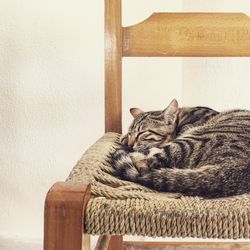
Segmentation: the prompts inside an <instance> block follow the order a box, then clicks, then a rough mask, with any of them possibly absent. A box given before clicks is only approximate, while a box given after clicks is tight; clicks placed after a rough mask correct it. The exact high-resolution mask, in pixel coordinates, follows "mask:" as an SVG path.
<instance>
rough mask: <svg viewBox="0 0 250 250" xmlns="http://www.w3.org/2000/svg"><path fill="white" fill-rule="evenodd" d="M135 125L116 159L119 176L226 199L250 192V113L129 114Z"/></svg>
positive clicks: (173, 109) (175, 110)
mask: <svg viewBox="0 0 250 250" xmlns="http://www.w3.org/2000/svg"><path fill="white" fill-rule="evenodd" d="M130 112H131V114H132V115H133V117H134V121H133V123H132V125H131V126H130V128H129V131H128V134H127V135H125V136H123V137H122V139H121V140H122V142H123V143H124V148H123V149H120V150H118V151H117V152H116V153H115V154H114V156H113V166H114V168H115V171H116V174H117V175H118V176H119V177H120V178H122V179H125V180H128V181H133V182H137V183H140V184H142V185H145V186H147V187H150V188H153V189H156V190H159V191H169V192H178V193H183V194H186V195H198V196H203V197H207V198H216V197H226V196H231V195H238V194H243V193H248V192H250V111H246V110H232V111H227V112H221V113H219V112H217V111H214V110H212V109H210V108H206V107H194V108H179V107H178V103H177V101H176V100H173V101H172V102H171V103H170V105H169V106H168V107H167V108H166V109H165V110H163V111H151V112H143V111H142V110H140V109H137V108H134V109H131V110H130Z"/></svg>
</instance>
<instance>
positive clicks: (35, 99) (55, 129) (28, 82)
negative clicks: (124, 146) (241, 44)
mask: <svg viewBox="0 0 250 250" xmlns="http://www.w3.org/2000/svg"><path fill="white" fill-rule="evenodd" d="M244 2H245V3H244ZM189 3H190V5H189ZM207 3H208V2H207ZM210 3H211V1H209V4H206V5H205V3H204V1H202V0H200V1H197V0H196V1H192V0H187V1H185V0H184V9H185V10H190V9H192V10H194V9H195V7H194V6H195V5H196V4H198V8H197V9H195V10H209V9H208V8H209V6H210ZM216 3H217V1H214V2H213V3H211V5H215V6H219V7H221V6H220V5H218V4H217V5H216ZM230 4H231V5H232V6H233V7H232V8H234V7H235V8H236V7H237V8H242V9H243V10H248V11H249V9H250V3H246V1H237V6H236V3H233V1H230ZM142 6H143V8H142ZM225 6H226V8H228V9H229V8H230V7H228V6H230V5H229V0H227V1H224V2H223V7H225ZM239 6H241V7H239ZM123 7H124V11H125V15H124V17H123V24H124V26H126V25H130V24H133V23H135V22H138V21H141V20H142V19H144V18H146V17H147V16H149V15H150V14H151V12H153V11H181V10H182V1H181V0H178V1H172V0H165V1H162V0H157V1H156V0H155V1H145V0H137V1H134V0H125V1H124V5H123ZM219 7H218V8H219ZM214 8H215V7H214ZM232 10H234V9H232ZM103 13H104V6H103V1H97V0H93V1H88V2H87V1H82V0H75V1H73V2H72V1H67V0H60V1H59V0H54V1H49V0H43V1H33V0H23V1H18V0H0V101H1V106H0V116H1V119H2V121H1V123H0V133H1V134H0V136H1V137H0V138H1V141H0V164H1V171H0V236H4V237H10V238H11V237H15V236H18V237H19V238H42V230H43V203H44V198H45V194H46V191H47V190H48V188H49V187H50V185H51V184H52V183H54V182H55V181H57V180H64V179H65V178H66V177H67V175H68V173H69V171H70V169H71V168H72V166H73V165H74V164H75V162H76V161H77V160H78V159H79V157H80V155H81V154H82V153H83V152H84V150H85V149H87V148H88V147H89V145H90V144H92V143H93V142H94V141H95V140H97V139H98V138H99V137H100V136H101V135H102V134H103V131H104V126H103V124H104V122H103V121H104V116H103V113H104V106H103V102H104V99H103V78H104V72H103V69H104V64H103V61H104V57H103V50H104V47H103V33H104V30H103V26H104V22H103V20H104V16H103ZM137 15H138V17H137ZM228 60H229V59H220V60H218V59H185V60H184V62H183V61H182V59H181V58H175V59H173V58H151V59H147V58H144V59H139V58H134V59H131V58H129V59H128V58H125V59H124V60H123V62H124V68H123V80H124V85H123V89H124V105H123V113H124V128H126V127H127V126H128V124H129V122H130V121H131V118H130V116H129V114H128V108H129V107H130V106H140V107H141V108H143V109H146V110H147V109H160V108H163V107H165V106H166V105H167V104H168V102H169V101H170V100H171V98H173V97H176V98H178V99H180V102H181V103H184V104H189V105H196V104H203V105H210V104H213V105H214V106H215V107H218V108H223V107H229V106H230V107H231V106H232V104H234V105H238V106H244V107H249V108H250V99H249V98H248V90H247V88H248V84H249V80H250V78H249V74H248V72H249V62H248V59H234V60H231V61H228ZM182 62H183V63H182ZM182 81H183V84H182ZM216 84H218V85H216ZM235 84H237V88H235V86H236V85H235ZM215 86H219V87H218V91H216V93H215ZM210 106H211V105H210Z"/></svg>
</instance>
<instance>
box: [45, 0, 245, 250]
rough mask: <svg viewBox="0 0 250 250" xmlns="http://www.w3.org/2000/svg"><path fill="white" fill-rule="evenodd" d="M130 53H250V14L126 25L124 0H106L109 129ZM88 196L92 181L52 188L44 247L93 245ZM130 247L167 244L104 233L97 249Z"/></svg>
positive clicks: (159, 16) (70, 249)
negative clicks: (125, 239) (124, 62)
mask: <svg viewBox="0 0 250 250" xmlns="http://www.w3.org/2000/svg"><path fill="white" fill-rule="evenodd" d="M130 56H136V57H137V56H140V57H150V56H198V57H203V56H204V57H207V56H225V57H226V56H228V57H229V56H230V57H231V56H232V57H233V56H250V18H249V17H248V16H246V15H244V14H241V13H154V14H153V15H151V16H150V17H149V18H148V19H146V20H145V21H143V22H141V23H139V24H136V25H134V26H130V27H122V25H121V0H106V1H105V131H106V132H117V133H121V131H122V123H121V116H122V113H121V104H122V96H121V92H122V91H121V81H122V78H121V74H122V57H130ZM92 195H93V194H92ZM90 197H91V185H90V184H89V183H85V180H82V181H76V183H75V182H58V183H56V184H55V185H53V186H52V187H51V189H50V190H49V192H48V194H47V197H46V202H45V215H44V216H45V226H44V249H45V250H80V249H89V242H90V236H89V235H88V234H87V232H86V231H85V227H84V224H83V222H84V220H85V214H86V206H87V204H88V201H89V200H90ZM247 204H250V203H247ZM245 209H246V211H247V213H246V214H245V215H244V216H245V217H244V218H245V219H244V220H242V219H239V221H241V222H239V223H238V222H235V223H236V224H235V225H236V226H237V225H238V227H239V228H240V225H241V224H240V223H242V225H243V226H244V230H245V231H244V232H242V237H243V238H250V210H247V209H248V208H245ZM237 223H238V224H237ZM237 230H240V229H237ZM206 235H208V234H206ZM237 235H238V236H239V235H241V234H240V233H239V234H237ZM180 236H183V235H180ZM238 236H236V237H234V238H237V237H238ZM242 237H240V238H242ZM208 238H209V237H208ZM225 238H226V237H225ZM185 244H186V245H188V246H189V247H190V249H195V245H198V246H199V249H202V248H201V246H202V245H203V246H205V245H207V247H206V248H205V249H212V247H213V246H212V245H213V243H182V244H181V245H182V246H184V245H185ZM132 245H133V246H137V247H140V249H144V248H143V246H147V248H145V249H149V248H152V249H163V247H164V246H165V245H163V243H138V242H137V243H129V242H127V243H126V242H125V243H123V238H122V234H120V235H109V234H106V235H100V238H99V241H98V243H97V246H96V249H109V250H111V249H113V250H114V249H116V250H119V249H122V248H123V247H124V249H131V248H129V247H132ZM166 246H169V247H170V246H172V247H177V246H178V243H168V244H167V243H166ZM179 246H180V244H179ZM230 247H231V248H230ZM234 247H235V248H234ZM236 248H237V249H243V248H244V249H250V245H249V244H247V243H245V244H244V243H242V244H238V245H237V244H236V243H234V244H231V245H230V244H229V243H218V245H217V248H216V249H236ZM166 249H167V248H166ZM169 249H173V248H169ZM176 249H177V248H176Z"/></svg>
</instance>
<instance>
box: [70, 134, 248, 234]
mask: <svg viewBox="0 0 250 250" xmlns="http://www.w3.org/2000/svg"><path fill="white" fill-rule="evenodd" d="M119 136H120V135H119V134H116V133H107V134H105V135H104V136H103V137H102V138H101V139H100V140H98V141H97V142H96V143H95V144H94V145H93V146H92V147H90V149H89V150H87V151H86V152H85V154H84V155H83V156H82V158H81V159H80V160H79V162H78V163H77V165H76V166H75V167H74V168H73V170H72V172H71V173H70V175H69V177H68V179H67V181H68V182H89V183H91V189H92V198H91V199H90V201H89V202H88V205H87V209H86V213H85V220H84V226H85V230H86V232H87V233H89V234H92V235H95V234H97V235H106V234H122V235H125V234H126V235H129V234H132V235H143V236H146V235H147V236H153V237H155V236H162V237H198V238H223V239H239V238H248V239H249V238H250V195H242V196H236V197H230V198H225V199H212V200H206V199H201V198H199V197H186V196H178V195H172V194H168V193H159V192H155V191H153V190H150V189H148V188H145V187H143V186H141V185H138V184H135V183H131V182H127V181H122V180H119V179H118V178H115V177H113V176H112V172H113V169H112V166H111V165H110V163H109V162H110V158H111V156H112V153H113V152H114V151H115V150H116V149H118V148H119V147H120V145H119Z"/></svg>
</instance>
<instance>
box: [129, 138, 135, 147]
mask: <svg viewBox="0 0 250 250" xmlns="http://www.w3.org/2000/svg"><path fill="white" fill-rule="evenodd" d="M134 144H135V141H134V140H133V139H130V140H128V146H129V147H131V148H132V147H133V146H134Z"/></svg>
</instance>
